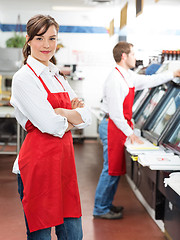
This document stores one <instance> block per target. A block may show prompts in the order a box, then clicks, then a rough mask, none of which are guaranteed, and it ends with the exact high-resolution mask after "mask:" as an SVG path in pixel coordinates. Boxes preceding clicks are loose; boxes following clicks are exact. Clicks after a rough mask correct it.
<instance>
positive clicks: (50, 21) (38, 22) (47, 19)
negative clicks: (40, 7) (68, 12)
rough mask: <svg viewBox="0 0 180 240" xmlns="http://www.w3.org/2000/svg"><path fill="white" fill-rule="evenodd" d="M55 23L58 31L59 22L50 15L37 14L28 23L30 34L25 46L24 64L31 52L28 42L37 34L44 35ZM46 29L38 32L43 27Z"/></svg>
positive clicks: (27, 28)
mask: <svg viewBox="0 0 180 240" xmlns="http://www.w3.org/2000/svg"><path fill="white" fill-rule="evenodd" d="M52 25H54V26H55V28H56V30H57V32H58V31H59V25H58V23H57V22H56V21H55V20H54V18H52V17H51V16H49V15H41V14H39V15H36V16H34V17H32V18H31V19H30V20H29V21H28V22H27V25H26V30H27V35H28V36H29V39H28V41H26V43H25V45H24V47H23V56H24V64H26V62H27V58H28V56H29V55H30V54H31V48H30V46H29V45H28V42H29V41H31V40H32V39H33V38H34V37H35V36H42V35H43V34H44V33H46V32H47V30H48V29H49V27H50V26H52ZM42 28H43V29H44V31H43V32H41V33H40V34H38V32H39V31H40V30H41V29H42Z"/></svg>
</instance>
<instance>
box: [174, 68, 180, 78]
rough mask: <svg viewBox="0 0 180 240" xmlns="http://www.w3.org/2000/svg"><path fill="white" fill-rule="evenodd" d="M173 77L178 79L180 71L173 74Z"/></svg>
mask: <svg viewBox="0 0 180 240" xmlns="http://www.w3.org/2000/svg"><path fill="white" fill-rule="evenodd" d="M174 77H180V69H178V70H176V71H175V72H174Z"/></svg>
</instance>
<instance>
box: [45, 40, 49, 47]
mask: <svg viewBox="0 0 180 240" xmlns="http://www.w3.org/2000/svg"><path fill="white" fill-rule="evenodd" d="M44 47H46V48H48V47H49V41H48V40H44Z"/></svg>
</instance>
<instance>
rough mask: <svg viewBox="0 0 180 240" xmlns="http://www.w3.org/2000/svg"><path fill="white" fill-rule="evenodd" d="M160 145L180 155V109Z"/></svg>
mask: <svg viewBox="0 0 180 240" xmlns="http://www.w3.org/2000/svg"><path fill="white" fill-rule="evenodd" d="M160 144H161V145H162V146H164V147H165V148H166V149H170V150H172V151H173V152H174V153H175V154H178V155H180V107H179V108H178V110H177V112H176V114H175V115H174V117H173V120H172V122H171V125H170V126H169V127H168V131H167V132H166V134H164V136H163V138H162V140H161V142H160Z"/></svg>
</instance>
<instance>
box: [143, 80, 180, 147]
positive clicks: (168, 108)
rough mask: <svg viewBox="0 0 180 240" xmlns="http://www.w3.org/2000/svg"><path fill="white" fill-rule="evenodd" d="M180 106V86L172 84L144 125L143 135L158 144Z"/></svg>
mask: <svg viewBox="0 0 180 240" xmlns="http://www.w3.org/2000/svg"><path fill="white" fill-rule="evenodd" d="M179 106H180V87H179V86H175V84H171V87H170V88H169V89H168V91H167V92H166V94H165V95H164V96H163V98H162V99H161V101H160V102H159V103H158V105H157V106H156V108H155V109H154V111H153V113H152V114H151V115H150V116H149V118H148V119H147V121H146V122H145V124H144V125H143V127H142V135H143V137H145V138H147V139H148V140H149V141H151V142H153V143H154V144H156V145H158V144H159V142H160V141H161V139H162V137H163V135H164V134H165V132H166V131H167V130H168V126H169V124H171V119H172V118H173V116H174V114H175V113H176V111H177V109H178V108H179Z"/></svg>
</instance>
